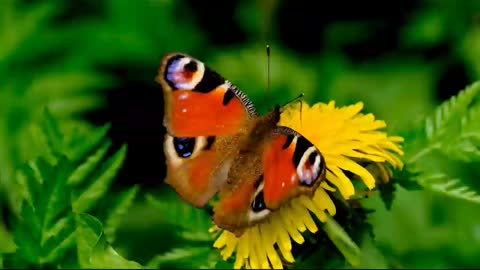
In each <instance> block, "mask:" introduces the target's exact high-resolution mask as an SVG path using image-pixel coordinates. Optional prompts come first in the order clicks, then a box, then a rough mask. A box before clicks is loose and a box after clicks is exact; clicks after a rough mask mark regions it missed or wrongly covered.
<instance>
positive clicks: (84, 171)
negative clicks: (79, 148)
mask: <svg viewBox="0 0 480 270" xmlns="http://www.w3.org/2000/svg"><path fill="white" fill-rule="evenodd" d="M110 146H111V142H110V141H107V142H105V143H103V145H102V146H101V147H100V148H98V149H97V151H96V152H95V154H93V155H91V156H89V157H88V158H87V160H86V161H85V162H84V163H83V164H81V165H80V166H78V167H77V168H76V169H75V171H73V173H72V174H71V175H70V177H69V178H68V184H70V185H78V184H81V183H82V182H83V181H84V180H86V179H87V177H88V176H89V175H90V174H91V173H92V172H93V171H94V170H95V169H96V168H97V165H98V164H99V163H100V162H101V160H102V159H103V158H104V157H105V154H106V153H107V151H108V149H109V148H110Z"/></svg>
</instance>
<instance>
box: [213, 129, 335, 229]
mask: <svg viewBox="0 0 480 270" xmlns="http://www.w3.org/2000/svg"><path fill="white" fill-rule="evenodd" d="M271 137H272V138H271V139H270V140H268V141H266V145H265V146H264V147H263V153H262V156H263V159H262V162H261V165H259V166H261V169H262V175H261V176H260V177H259V178H258V180H256V181H251V180H247V179H245V181H241V182H240V183H237V185H235V186H234V187H233V188H232V189H231V190H227V191H226V192H223V193H221V195H222V196H221V198H220V201H219V203H218V204H217V205H216V206H215V209H214V210H215V213H214V221H215V223H216V224H217V225H218V226H219V227H222V228H224V229H227V230H230V231H232V232H234V233H235V234H237V235H240V234H241V233H243V231H244V229H245V228H247V227H249V226H252V225H254V224H257V223H259V222H262V221H263V220H265V218H267V217H268V216H269V215H270V213H271V212H273V211H275V210H278V209H279V208H280V207H281V206H282V205H283V204H284V203H286V202H288V201H289V200H291V199H292V198H294V197H297V196H299V195H302V194H304V195H308V196H312V195H313V194H314V192H315V190H316V189H317V187H318V186H319V185H320V183H321V182H322V181H323V180H324V177H325V171H326V166H325V161H324V159H323V156H322V154H321V153H320V151H318V149H317V148H316V147H315V146H314V145H313V144H312V143H311V142H310V141H308V140H307V139H306V138H305V137H303V136H301V135H300V134H298V133H296V132H295V131H293V130H292V129H289V128H286V127H278V128H277V129H275V130H273V135H272V136H271Z"/></svg>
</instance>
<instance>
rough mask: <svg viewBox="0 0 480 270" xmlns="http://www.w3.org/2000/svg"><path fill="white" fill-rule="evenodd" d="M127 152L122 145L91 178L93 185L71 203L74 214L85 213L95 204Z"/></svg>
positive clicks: (118, 168) (105, 190) (104, 191)
mask: <svg viewBox="0 0 480 270" xmlns="http://www.w3.org/2000/svg"><path fill="white" fill-rule="evenodd" d="M126 152H127V147H126V145H123V146H122V148H120V150H118V151H117V152H116V153H115V155H113V156H112V157H110V158H109V159H108V160H107V161H106V162H105V163H104V164H103V166H102V168H101V169H100V170H99V171H98V173H97V174H96V176H95V177H93V180H92V181H93V183H92V184H91V185H90V186H89V187H88V188H87V189H85V190H84V191H81V193H80V195H79V196H77V197H76V198H75V199H74V201H73V203H72V208H73V211H75V212H86V211H88V210H90V209H91V208H92V207H93V206H94V205H95V203H96V202H98V200H99V199H100V198H101V197H102V196H103V195H104V194H105V193H106V192H107V190H108V188H109V187H110V184H111V182H112V180H113V179H114V178H115V176H116V175H117V172H118V170H120V168H121V166H122V164H123V161H124V160H125V156H126Z"/></svg>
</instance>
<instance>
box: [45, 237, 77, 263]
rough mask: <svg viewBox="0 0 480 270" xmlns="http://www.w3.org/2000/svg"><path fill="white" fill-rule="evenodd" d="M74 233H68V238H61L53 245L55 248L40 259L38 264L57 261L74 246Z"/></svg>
mask: <svg viewBox="0 0 480 270" xmlns="http://www.w3.org/2000/svg"><path fill="white" fill-rule="evenodd" d="M75 236H76V235H75V232H70V233H69V234H68V236H66V237H62V240H61V241H60V242H59V243H58V244H56V245H55V247H54V248H53V249H51V250H49V252H48V253H47V255H46V256H44V257H42V258H41V259H40V264H46V263H54V262H56V261H58V260H59V259H60V258H61V257H62V256H64V255H65V253H66V252H67V251H68V250H69V248H71V247H72V246H74V244H75V240H76V237H75Z"/></svg>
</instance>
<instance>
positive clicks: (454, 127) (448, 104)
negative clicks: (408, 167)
mask: <svg viewBox="0 0 480 270" xmlns="http://www.w3.org/2000/svg"><path fill="white" fill-rule="evenodd" d="M479 93H480V82H476V83H474V84H472V85H470V86H468V87H467V88H465V89H464V90H462V91H460V92H459V93H458V95H456V96H453V97H451V98H450V99H449V100H447V101H445V102H444V103H442V104H441V105H439V106H438V107H437V109H436V110H435V112H434V113H433V114H432V115H431V116H429V117H427V118H426V119H425V126H424V132H425V139H426V140H425V142H424V143H422V144H420V145H417V149H416V151H415V152H416V153H410V156H411V157H410V159H409V162H410V163H413V162H415V161H417V160H418V159H419V158H421V157H423V156H424V155H425V154H427V153H429V152H431V151H432V150H439V151H442V152H443V153H445V154H447V155H449V156H451V157H453V158H455V157H459V156H460V157H461V159H462V160H471V159H474V158H475V157H476V156H478V155H479V154H478V151H472V150H474V148H476V147H478V140H477V141H472V140H470V139H471V138H472V135H473V137H475V138H477V139H478V136H479V134H480V127H479V126H478V125H472V123H477V122H479V121H480V113H478V106H479V105H478V104H477V102H476V98H477V96H478V94H479ZM476 144H477V145H476ZM475 145H476V146H475ZM477 150H478V149H477ZM470 154H472V155H470Z"/></svg>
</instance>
